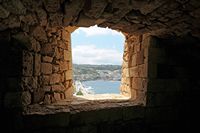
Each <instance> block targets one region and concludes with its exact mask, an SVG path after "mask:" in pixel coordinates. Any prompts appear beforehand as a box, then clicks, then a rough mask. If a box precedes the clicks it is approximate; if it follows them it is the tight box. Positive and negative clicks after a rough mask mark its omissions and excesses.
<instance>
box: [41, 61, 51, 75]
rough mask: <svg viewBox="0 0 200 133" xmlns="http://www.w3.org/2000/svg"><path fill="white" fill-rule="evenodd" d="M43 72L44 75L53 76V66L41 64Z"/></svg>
mask: <svg viewBox="0 0 200 133" xmlns="http://www.w3.org/2000/svg"><path fill="white" fill-rule="evenodd" d="M41 72H42V74H52V64H50V63H42V64H41Z"/></svg>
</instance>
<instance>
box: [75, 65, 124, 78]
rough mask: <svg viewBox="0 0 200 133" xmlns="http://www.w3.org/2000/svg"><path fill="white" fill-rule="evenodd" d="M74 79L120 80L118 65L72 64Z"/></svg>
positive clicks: (119, 67)
mask: <svg viewBox="0 0 200 133" xmlns="http://www.w3.org/2000/svg"><path fill="white" fill-rule="evenodd" d="M73 68H74V69H73V70H74V80H80V81H86V80H115V81H116V80H121V66H120V65H88V64H73Z"/></svg>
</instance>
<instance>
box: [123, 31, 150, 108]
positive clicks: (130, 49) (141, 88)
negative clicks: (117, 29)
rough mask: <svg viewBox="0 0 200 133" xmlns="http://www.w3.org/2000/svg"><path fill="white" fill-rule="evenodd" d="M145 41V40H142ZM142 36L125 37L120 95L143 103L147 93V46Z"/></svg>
mask: <svg viewBox="0 0 200 133" xmlns="http://www.w3.org/2000/svg"><path fill="white" fill-rule="evenodd" d="M144 40H145V39H144ZM147 43H149V42H144V41H143V36H135V35H130V34H129V35H126V42H125V47H124V55H123V65H122V80H121V87H120V89H121V93H122V94H123V95H127V96H130V97H131V99H133V100H135V101H138V102H140V103H143V104H144V103H145V97H146V96H145V93H146V91H147V81H148V77H147V63H148V62H147V61H148V44H147Z"/></svg>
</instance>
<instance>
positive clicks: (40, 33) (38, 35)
mask: <svg viewBox="0 0 200 133" xmlns="http://www.w3.org/2000/svg"><path fill="white" fill-rule="evenodd" d="M32 33H33V36H34V37H35V39H36V40H38V41H41V42H47V35H46V32H45V30H44V29H43V27H41V26H37V27H35V28H34V29H33V31H32Z"/></svg>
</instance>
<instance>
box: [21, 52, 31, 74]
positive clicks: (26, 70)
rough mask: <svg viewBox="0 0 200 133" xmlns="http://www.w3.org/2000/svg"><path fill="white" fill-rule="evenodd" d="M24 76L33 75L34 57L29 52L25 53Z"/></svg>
mask: <svg viewBox="0 0 200 133" xmlns="http://www.w3.org/2000/svg"><path fill="white" fill-rule="evenodd" d="M22 73H23V75H24V76H32V75H33V55H32V54H31V53H30V52H28V51H23V71H22Z"/></svg>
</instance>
